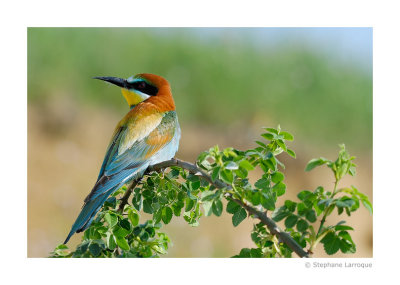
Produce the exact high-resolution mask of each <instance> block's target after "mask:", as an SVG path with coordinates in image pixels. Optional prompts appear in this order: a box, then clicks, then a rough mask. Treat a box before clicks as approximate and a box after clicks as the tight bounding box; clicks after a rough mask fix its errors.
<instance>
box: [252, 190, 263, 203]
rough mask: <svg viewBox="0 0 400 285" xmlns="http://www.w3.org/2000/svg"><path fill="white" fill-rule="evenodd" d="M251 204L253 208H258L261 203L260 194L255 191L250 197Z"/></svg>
mask: <svg viewBox="0 0 400 285" xmlns="http://www.w3.org/2000/svg"><path fill="white" fill-rule="evenodd" d="M251 203H252V204H253V205H254V206H258V205H260V203H261V192H259V191H257V192H254V193H253V194H252V195H251Z"/></svg>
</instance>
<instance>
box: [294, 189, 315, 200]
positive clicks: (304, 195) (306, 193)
mask: <svg viewBox="0 0 400 285" xmlns="http://www.w3.org/2000/svg"><path fill="white" fill-rule="evenodd" d="M310 195H312V192H311V191H308V190H303V191H301V192H300V193H299V194H297V198H299V199H300V200H301V201H304V200H306V199H307V198H308V197H309V196H310Z"/></svg>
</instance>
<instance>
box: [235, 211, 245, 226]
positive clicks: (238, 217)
mask: <svg viewBox="0 0 400 285" xmlns="http://www.w3.org/2000/svg"><path fill="white" fill-rule="evenodd" d="M246 217H247V212H246V210H245V209H243V208H240V210H239V211H237V212H235V213H234V214H233V216H232V224H233V226H234V227H237V226H238V225H239V224H240V223H241V222H242V221H243V220H244V219H246Z"/></svg>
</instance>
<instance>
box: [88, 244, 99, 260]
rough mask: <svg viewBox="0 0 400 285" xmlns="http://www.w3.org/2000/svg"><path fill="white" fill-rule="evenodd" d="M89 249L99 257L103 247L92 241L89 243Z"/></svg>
mask: <svg viewBox="0 0 400 285" xmlns="http://www.w3.org/2000/svg"><path fill="white" fill-rule="evenodd" d="M89 251H90V253H91V254H92V255H93V256H94V257H97V256H99V255H100V253H101V247H100V246H99V245H98V244H97V243H91V244H90V245H89Z"/></svg>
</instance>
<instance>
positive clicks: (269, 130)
mask: <svg viewBox="0 0 400 285" xmlns="http://www.w3.org/2000/svg"><path fill="white" fill-rule="evenodd" d="M264 129H265V130H266V131H268V132H270V133H273V134H276V135H277V134H278V133H279V132H278V130H276V129H274V128H264Z"/></svg>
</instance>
